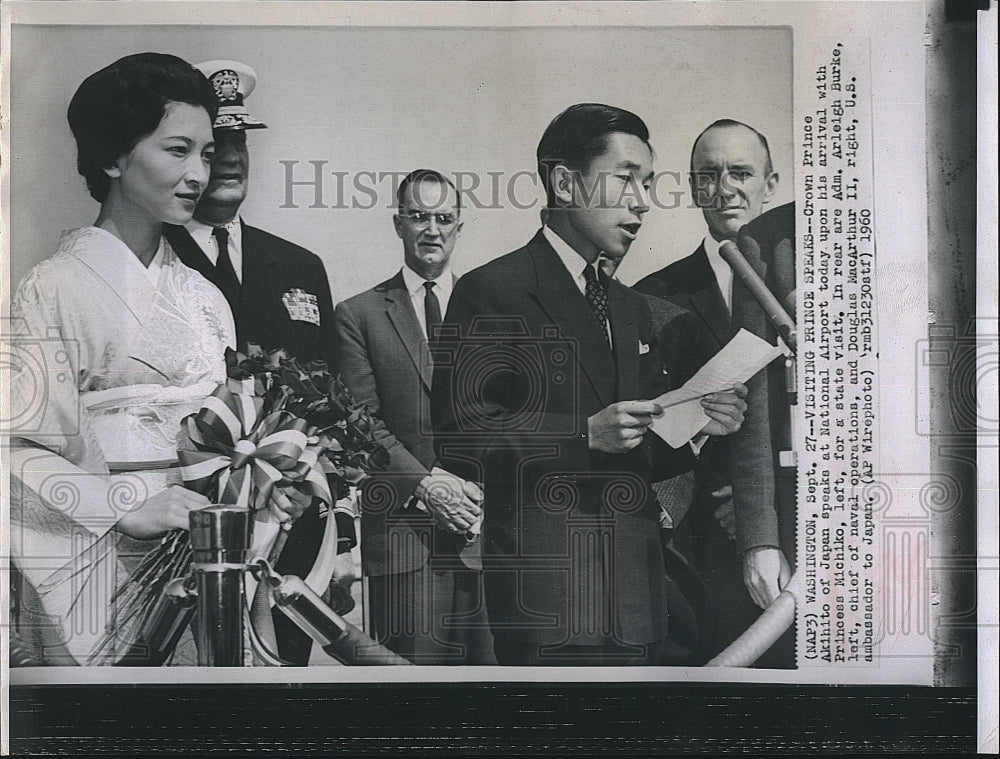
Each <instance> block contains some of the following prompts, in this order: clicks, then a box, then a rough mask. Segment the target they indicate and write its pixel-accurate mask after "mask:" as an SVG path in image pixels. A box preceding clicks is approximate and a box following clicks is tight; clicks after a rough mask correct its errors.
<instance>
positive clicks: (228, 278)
mask: <svg viewBox="0 0 1000 759" xmlns="http://www.w3.org/2000/svg"><path fill="white" fill-rule="evenodd" d="M212 237H214V238H215V241H216V243H217V244H218V246H219V257H218V258H217V259H216V260H215V272H216V274H217V277H218V282H219V289H220V290H222V294H223V295H225V296H226V300H227V301H228V302H229V307H230V308H231V309H232V311H233V313H234V314H235V313H236V310H237V308H238V307H239V303H240V289H241V288H240V280H239V277H237V276H236V270H235V269H234V268H233V262H232V260H231V259H230V258H229V232H227V231H226V228H225V227H216V228H215V229H213V230H212Z"/></svg>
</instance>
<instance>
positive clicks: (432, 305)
mask: <svg viewBox="0 0 1000 759" xmlns="http://www.w3.org/2000/svg"><path fill="white" fill-rule="evenodd" d="M434 284H435V283H434V282H424V289H425V290H426V291H427V292H425V293H424V320H425V321H426V323H427V339H428V340H433V339H434V334H435V331H436V330H437V328H438V327H439V326H441V303H440V302H439V301H438V296H437V295H435V293H434Z"/></svg>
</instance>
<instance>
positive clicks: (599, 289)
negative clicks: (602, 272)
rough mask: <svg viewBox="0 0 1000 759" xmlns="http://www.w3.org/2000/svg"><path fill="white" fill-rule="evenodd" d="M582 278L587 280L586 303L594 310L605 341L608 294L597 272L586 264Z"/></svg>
mask: <svg viewBox="0 0 1000 759" xmlns="http://www.w3.org/2000/svg"><path fill="white" fill-rule="evenodd" d="M583 278H584V279H585V280H587V287H586V289H585V290H584V295H586V296H587V302H588V303H589V304H590V307H591V308H592V309H594V315H595V316H597V320H598V321H599V322H600V323H601V329H602V330H603V331H604V336H605V339H607V334H608V328H607V324H608V293H607V290H605V289H604V285H603V284H602V283H601V281H600V280H599V279H598V278H597V272H596V271H594V267H593V266H591V265H590V264H587V268H585V269H584V270H583Z"/></svg>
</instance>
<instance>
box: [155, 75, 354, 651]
mask: <svg viewBox="0 0 1000 759" xmlns="http://www.w3.org/2000/svg"><path fill="white" fill-rule="evenodd" d="M195 68H198V69H199V70H200V71H201V72H202V73H204V74H205V76H206V77H207V78H208V80H209V82H211V84H212V86H213V87H214V89H215V93H216V97H217V98H218V99H219V115H218V117H217V118H216V120H215V123H214V124H213V131H214V135H215V156H214V158H213V159H212V172H211V176H210V178H209V182H208V186H207V187H206V188H205V191H204V192H203V193H202V196H201V198H200V199H199V201H198V207H197V208H196V210H195V213H194V218H193V219H192V220H191V221H190V222H188V223H187V224H186V225H185V226H184V227H177V226H170V225H167V226H166V227H165V228H164V234H165V236H166V238H167V241H168V242H169V243H170V245H171V247H172V248H173V249H174V252H176V253H177V255H178V257H179V258H180V259H181V261H183V262H184V263H185V264H186V265H187V266H190V267H191V268H192V269H196V270H197V271H199V272H201V273H202V274H203V275H204V276H205V277H206V278H207V279H208V280H209V281H210V282H212V283H213V284H215V286H216V287H218V288H219V290H221V291H222V294H223V295H225V296H226V300H227V301H228V302H229V306H230V308H231V309H232V311H233V318H234V320H235V322H236V339H237V343H238V344H239V345H240V346H244V345H246V344H247V343H256V344H257V345H260V346H261V347H262V348H264V349H265V350H271V349H274V348H285V349H286V350H287V351H288V353H289V354H290V355H292V356H295V357H296V358H297V359H300V360H302V361H312V360H324V361H326V362H327V363H328V365H329V366H330V367H331V369H332V370H335V369H336V350H335V344H336V334H335V332H334V328H333V300H332V298H331V295H330V286H329V283H328V281H327V277H326V270H325V269H324V268H323V262H322V261H321V260H320V259H319V257H318V256H317V255H315V254H314V253H310V252H309V251H308V250H306V249H305V248H302V247H300V246H298V245H295V244H294V243H291V242H289V241H287V240H283V239H282V238H280V237H276V236H275V235H272V234H270V233H268V232H265V231H264V230H262V229H257V228H256V227H251V226H250V225H249V224H247V223H246V222H244V221H243V219H241V218H240V216H239V210H240V206H241V205H242V203H243V201H244V200H245V199H246V196H247V190H248V189H249V180H250V155H249V151H248V149H247V130H249V129H263V128H266V126H265V125H264V124H263V123H261V122H260V121H259V120H257V119H255V118H253V117H252V116H251V115H250V114H249V112H248V111H247V108H246V106H245V105H244V103H243V100H244V98H246V97H247V96H248V95H249V94H250V93H251V92H252V91H253V89H254V86H255V84H256V75H255V74H254V72H253V70H252V69H251V68H250V67H249V66H246V65H245V64H242V63H239V62H237V61H208V62H206V63H201V64H198V65H197V66H196V67H195ZM335 513H336V519H337V528H338V539H339V540H338V542H339V545H338V551H339V552H340V553H339V556H338V560H337V565H336V568H335V569H334V575H333V576H334V579H335V580H336V581H337V584H339V585H340V588H342V589H346V588H349V587H350V585H351V583H352V582H353V580H354V570H353V567H352V564H351V554H350V549H351V547H352V546H353V545H354V542H355V537H354V523H353V519H352V518H351V517H350V516H349V515H348V514H346V513H342V512H340V511H339V510H338V511H336V512H335ZM325 519H326V515H325V514H321V513H320V512H319V510H318V509H317V508H316V507H315V506H314V507H311V508H309V509H307V510H306V512H305V513H304V514H303V515H302V516H301V517H299V519H298V520H297V521H296V523H295V525H294V526H293V527H292V530H291V531H290V532H289V534H288V538H287V541H286V543H285V546H284V548H283V550H282V553H281V556H280V558H279V559H278V562H277V564H276V566H275V569H276V570H277V571H279V572H281V573H283V574H294V575H297V576H299V577H305V576H306V575H307V574H308V573H309V571H310V569H311V567H312V564H313V561H314V559H315V557H316V555H317V553H318V551H319V548H320V543H321V540H322V537H323V533H324V531H325V524H326V523H325ZM335 590H336V588H335ZM338 594H339V595H343V592H342V591H339V592H338ZM348 597H349V596H348ZM274 625H275V632H276V635H277V642H278V647H279V653H280V654H281V656H282V657H283V658H284V659H286V660H288V661H290V662H292V663H294V664H298V665H305V664H307V663H308V660H309V652H310V649H311V647H312V639H311V638H310V637H309V636H308V635H307V634H306V633H304V632H302V631H301V630H300V629H299V628H298V627H297V626H296V625H294V624H293V623H292V622H291V621H290V620H288V618H287V617H285V615H284V614H283V613H282V612H281V611H280V610H275V612H274Z"/></svg>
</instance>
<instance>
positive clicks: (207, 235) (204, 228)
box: [184, 216, 243, 250]
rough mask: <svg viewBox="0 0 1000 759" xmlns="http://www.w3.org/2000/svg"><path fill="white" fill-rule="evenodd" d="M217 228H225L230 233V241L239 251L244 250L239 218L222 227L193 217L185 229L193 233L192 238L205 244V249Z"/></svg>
mask: <svg viewBox="0 0 1000 759" xmlns="http://www.w3.org/2000/svg"><path fill="white" fill-rule="evenodd" d="M216 226H221V227H224V228H225V230H226V231H227V232H228V233H229V239H230V240H232V241H233V243H234V244H235V245H236V248H237V250H243V224H242V223H241V222H240V218H239V217H238V216H237V217H236V218H235V219H233V220H232V221H230V222H228V223H226V224H220V225H215V224H206V223H205V222H203V221H198V220H197V219H195V218H194V217H192V218H191V221H189V222H188V223H187V224H185V225H184V228H185V229H186V230H187V231H188V232H190V233H191V237H193V238H194V239H195V240H196V241H197V242H199V243H203V245H202V247H203V248H204V247H205V245H207V244H208V243H209V241H210V240H211V238H212V231H213V230H214V229H215V227H216Z"/></svg>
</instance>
